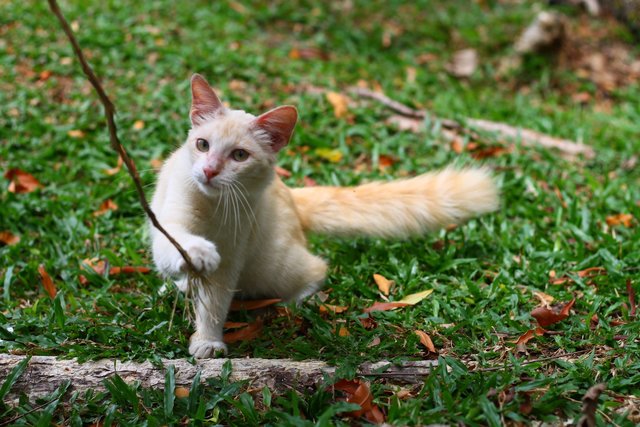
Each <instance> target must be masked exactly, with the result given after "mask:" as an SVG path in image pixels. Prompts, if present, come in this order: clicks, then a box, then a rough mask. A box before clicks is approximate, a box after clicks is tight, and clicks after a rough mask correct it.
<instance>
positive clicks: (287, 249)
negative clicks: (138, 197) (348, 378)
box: [150, 74, 499, 358]
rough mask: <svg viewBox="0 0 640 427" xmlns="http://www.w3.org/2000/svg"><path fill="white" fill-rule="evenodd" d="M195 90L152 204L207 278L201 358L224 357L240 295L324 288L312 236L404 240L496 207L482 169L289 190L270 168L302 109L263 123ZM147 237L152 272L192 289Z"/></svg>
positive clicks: (203, 85)
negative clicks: (227, 327)
mask: <svg viewBox="0 0 640 427" xmlns="http://www.w3.org/2000/svg"><path fill="white" fill-rule="evenodd" d="M191 95H192V104H191V111H190V118H191V124H192V128H191V130H190V131H189V134H188V137H187V140H186V142H185V143H184V145H182V146H181V147H180V148H179V149H178V150H177V151H175V152H174V153H173V154H172V155H171V156H170V157H169V158H168V159H167V161H166V162H165V163H164V165H163V166H162V168H161V171H160V173H159V177H158V181H157V184H156V190H155V193H154V195H153V199H152V202H151V207H152V209H153V211H154V213H155V214H156V216H157V219H158V220H159V222H160V223H161V224H162V225H163V226H164V227H165V229H166V230H167V231H168V232H169V234H170V235H171V236H173V237H174V238H175V239H176V240H177V241H178V242H179V243H180V244H181V245H182V247H183V248H184V249H185V250H186V251H187V253H188V254H189V257H190V258H191V261H192V262H193V265H194V267H195V268H196V269H197V270H198V272H199V273H200V274H201V276H203V277H205V278H206V283H204V284H200V285H198V286H197V288H198V289H196V290H194V292H195V293H196V297H195V298H194V304H195V333H194V334H193V335H192V336H191V339H190V343H189V353H190V354H192V355H193V356H195V357H196V358H208V357H214V356H216V355H217V354H219V353H225V352H226V350H227V347H226V346H225V343H224V342H223V332H222V328H223V324H224V321H225V318H226V316H227V312H228V310H229V305H230V303H231V300H232V299H233V298H234V297H236V296H237V297H242V298H264V297H271V298H282V299H283V300H286V301H301V300H303V299H304V298H305V297H308V296H310V295H312V294H313V293H315V292H316V291H317V290H318V289H319V288H320V287H321V286H322V284H323V281H324V279H325V276H326V272H327V264H326V262H325V261H324V260H323V259H321V258H320V257H318V256H316V255H313V254H312V253H311V252H309V250H308V249H307V241H306V237H305V233H307V232H313V233H322V234H326V235H332V236H370V237H384V238H404V237H409V236H415V235H420V234H422V233H425V232H427V231H429V230H433V229H437V228H439V227H442V226H447V225H450V224H453V223H460V222H462V221H464V220H466V219H468V218H470V217H472V216H475V215H478V214H482V213H487V212H491V211H494V210H495V209H497V207H498V204H499V193H498V189H497V187H496V185H495V183H494V181H493V179H492V177H491V175H490V174H489V172H488V171H487V170H486V169H483V168H475V169H474V168H466V169H457V170H456V169H454V168H447V169H444V170H441V171H439V172H434V173H426V174H423V175H419V176H417V177H414V178H409V179H402V180H396V181H390V182H372V183H368V184H364V185H361V186H358V187H322V186H318V187H306V188H295V189H290V188H288V187H287V186H285V185H284V184H283V182H282V181H281V180H280V179H279V177H278V176H277V175H276V173H275V169H274V166H275V164H276V155H277V153H278V152H279V151H281V150H282V149H283V148H284V147H285V146H286V145H287V144H288V143H289V140H290V139H291V135H292V133H293V130H294V126H295V124H296V122H297V119H298V113H297V110H296V108H295V107H293V106H289V105H285V106H281V107H277V108H275V109H272V110H270V111H268V112H266V113H264V114H262V115H260V116H257V117H256V116H254V115H252V114H249V113H246V112H244V111H239V110H231V109H229V108H227V107H225V106H224V105H223V104H222V103H221V102H220V99H219V98H218V96H217V95H216V93H215V92H214V91H213V89H212V88H211V87H210V86H209V84H208V83H207V82H206V80H205V79H204V78H203V77H201V76H200V75H198V74H194V75H193V77H192V79H191ZM150 234H151V239H152V252H153V259H154V263H155V265H156V268H157V269H158V270H159V272H160V273H162V274H163V275H165V276H171V277H180V276H182V277H183V279H182V280H180V281H178V283H179V286H180V288H181V289H182V290H185V289H186V280H185V279H184V275H185V273H186V272H187V266H186V263H185V260H184V259H183V258H182V256H181V255H180V254H179V252H178V251H177V250H176V248H175V247H174V246H173V245H172V244H171V243H170V242H169V241H168V240H167V238H166V237H165V236H164V235H163V234H161V233H160V232H159V231H158V230H156V229H155V228H154V227H151V233H150Z"/></svg>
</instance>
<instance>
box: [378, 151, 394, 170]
mask: <svg viewBox="0 0 640 427" xmlns="http://www.w3.org/2000/svg"><path fill="white" fill-rule="evenodd" d="M395 163H396V159H394V158H393V157H391V156H387V155H386V154H380V155H379V156H378V169H380V170H382V171H384V170H385V169H387V168H389V167H391V166H393V165H394V164H395Z"/></svg>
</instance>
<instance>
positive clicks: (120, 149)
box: [48, 0, 196, 273]
mask: <svg viewBox="0 0 640 427" xmlns="http://www.w3.org/2000/svg"><path fill="white" fill-rule="evenodd" d="M48 1H49V7H50V8H51V11H52V12H53V14H54V15H56V17H57V18H58V21H60V25H61V26H62V29H63V30H64V32H65V34H66V35H67V38H68V39H69V42H71V46H72V47H73V51H74V52H75V54H76V57H77V58H78V60H79V61H80V64H81V65H82V71H83V72H84V74H85V75H86V76H87V78H88V79H89V81H90V82H91V85H92V86H93V88H94V89H95V90H96V92H97V93H98V97H99V98H100V102H101V103H102V105H103V107H104V115H105V117H106V119H107V126H108V128H109V141H110V142H111V147H113V149H114V150H115V151H116V152H117V153H118V154H119V155H120V158H121V159H122V161H123V162H124V164H125V166H126V167H127V172H129V175H130V176H131V179H132V180H133V183H134V185H135V187H136V192H137V193H138V199H139V200H140V204H141V205H142V209H144V211H145V213H146V214H147V216H148V217H149V220H151V223H152V224H153V226H154V227H155V228H157V229H158V231H160V232H161V233H162V234H164V235H165V237H166V238H167V239H168V240H169V241H170V242H171V244H173V246H175V248H176V249H177V250H178V252H180V255H182V258H184V260H185V262H186V263H187V265H188V266H189V268H190V270H191V272H192V273H194V272H196V268H195V267H194V265H193V263H192V262H191V258H190V257H189V254H188V253H187V251H185V250H184V248H183V247H182V246H181V245H180V244H179V243H178V242H177V241H176V240H175V239H174V238H173V237H172V236H171V235H170V234H169V233H168V232H167V230H165V229H164V227H162V225H160V223H159V222H158V219H157V218H156V215H155V214H154V213H153V211H152V210H151V207H150V206H149V203H148V202H147V198H146V197H145V193H144V189H143V187H142V182H141V181H140V176H139V175H138V170H137V168H136V165H135V163H133V160H131V158H130V157H129V154H128V153H127V150H125V148H124V146H123V145H122V143H121V142H120V139H119V138H118V132H117V127H116V122H115V119H114V115H115V107H114V106H113V103H112V102H111V100H110V99H109V97H108V96H107V94H106V92H105V91H104V89H103V88H102V85H101V84H100V81H99V80H98V77H97V76H96V74H95V73H94V72H93V69H92V68H91V66H90V65H89V63H88V62H87V60H86V58H85V57H84V54H83V53H82V49H80V45H79V44H78V41H77V40H76V38H75V36H74V35H73V31H72V30H71V27H70V26H69V23H68V22H67V20H66V18H65V17H64V15H63V14H62V11H61V10H60V7H59V6H58V2H57V1H56V0H48Z"/></svg>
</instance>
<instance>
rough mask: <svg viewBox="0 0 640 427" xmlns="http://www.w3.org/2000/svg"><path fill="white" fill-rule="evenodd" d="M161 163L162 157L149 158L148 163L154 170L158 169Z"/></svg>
mask: <svg viewBox="0 0 640 427" xmlns="http://www.w3.org/2000/svg"><path fill="white" fill-rule="evenodd" d="M163 163H164V162H163V161H162V159H151V160H149V164H150V165H151V167H152V168H153V169H155V170H156V171H159V170H160V169H161V168H162V165H163Z"/></svg>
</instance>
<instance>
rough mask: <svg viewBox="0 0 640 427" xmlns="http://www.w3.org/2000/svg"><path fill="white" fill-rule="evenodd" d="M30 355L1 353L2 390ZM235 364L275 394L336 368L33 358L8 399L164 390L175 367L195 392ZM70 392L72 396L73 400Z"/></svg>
mask: <svg viewBox="0 0 640 427" xmlns="http://www.w3.org/2000/svg"><path fill="white" fill-rule="evenodd" d="M27 357H28V356H17V355H10V354H0V385H1V383H2V382H4V380H5V379H6V378H7V376H8V375H9V373H10V372H11V370H12V369H13V368H14V367H15V366H16V365H18V364H19V363H20V362H22V361H23V360H24V359H25V358H27ZM227 361H230V362H231V366H232V370H231V376H230V378H229V379H230V380H231V381H248V383H249V384H248V385H249V387H252V388H255V387H258V388H261V387H268V388H269V389H271V390H273V391H274V392H278V391H284V390H288V389H295V390H299V391H311V390H313V389H314V388H315V387H316V386H317V385H319V384H321V383H322V381H323V379H325V378H326V377H327V376H332V375H334V374H335V368H334V367H332V366H329V365H328V364H327V363H325V362H322V361H317V360H308V361H301V362H298V361H294V360H290V359H254V358H251V359H206V360H199V361H197V362H196V363H195V364H192V363H191V362H189V361H188V360H187V359H175V360H168V359H166V360H163V361H162V366H157V365H153V364H151V362H121V361H118V360H108V359H105V360H98V361H90V362H85V363H78V361H77V360H75V359H71V360H64V359H57V358H56V357H54V356H33V357H32V358H31V360H30V361H29V363H28V366H27V367H26V369H25V371H24V372H23V373H22V375H21V376H20V378H18V380H17V381H16V382H15V384H14V385H13V387H12V388H11V391H10V392H9V394H8V395H7V396H6V399H8V400H14V399H16V398H17V397H18V396H19V395H20V394H21V393H25V394H26V395H27V396H29V397H30V398H36V397H43V396H46V395H48V394H50V393H52V392H53V391H54V390H56V388H58V387H59V386H60V385H62V384H64V383H65V382H66V381H69V382H70V387H69V390H70V391H72V392H73V391H79V392H81V393H82V392H84V391H86V390H89V389H94V390H98V391H104V390H105V387H104V384H103V381H104V380H105V379H107V378H109V377H111V376H113V375H116V374H117V375H119V376H120V377H121V378H122V379H123V380H124V381H125V382H127V383H133V382H140V384H141V385H142V386H143V387H148V388H161V389H162V388H164V383H165V373H166V368H167V367H168V366H169V365H173V366H174V368H175V384H176V386H182V387H187V388H188V387H190V386H191V383H192V381H193V378H194V377H195V375H196V373H197V372H198V371H200V378H201V380H202V381H203V382H204V381H205V380H206V379H207V378H213V377H218V376H220V374H221V373H222V369H223V366H224V364H225V362H227ZM435 366H437V361H435V360H421V361H413V362H403V363H402V364H400V365H394V364H393V363H391V362H387V361H382V362H374V363H364V364H362V365H360V367H359V369H358V374H359V375H360V376H363V377H369V378H371V379H375V378H384V379H385V381H391V382H399V383H407V382H410V383H411V382H413V383H416V382H421V379H422V378H423V377H424V376H426V375H428V374H429V372H430V371H431V369H432V368H433V367H435ZM69 395H70V393H67V396H69Z"/></svg>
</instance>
